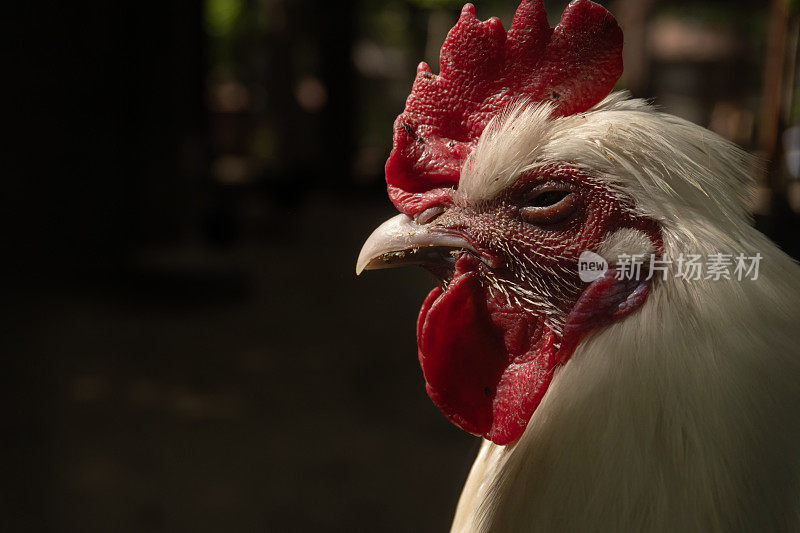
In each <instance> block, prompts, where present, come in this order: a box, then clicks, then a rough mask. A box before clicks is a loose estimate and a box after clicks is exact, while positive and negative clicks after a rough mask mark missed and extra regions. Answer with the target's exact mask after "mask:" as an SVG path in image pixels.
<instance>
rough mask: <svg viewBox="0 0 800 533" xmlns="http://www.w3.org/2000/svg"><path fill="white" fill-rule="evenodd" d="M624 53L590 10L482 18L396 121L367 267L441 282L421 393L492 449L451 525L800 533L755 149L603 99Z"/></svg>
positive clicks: (794, 425) (790, 351)
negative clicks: (382, 211)
mask: <svg viewBox="0 0 800 533" xmlns="http://www.w3.org/2000/svg"><path fill="white" fill-rule="evenodd" d="M621 49H622V34H621V31H620V30H619V27H618V26H617V24H616V22H615V21H614V19H613V17H612V16H611V15H610V14H609V13H608V12H607V11H606V10H605V9H603V8H602V7H600V6H597V5H595V4H593V3H591V2H589V1H587V0H575V1H574V2H572V3H571V4H570V6H569V7H568V8H567V10H566V11H565V13H564V15H563V16H562V19H561V22H560V24H559V25H558V26H557V27H555V28H550V27H549V25H548V24H547V20H546V16H545V13H544V9H543V7H542V4H541V0H532V1H524V2H523V3H522V5H520V7H519V9H518V11H517V14H516V16H515V18H514V22H513V24H512V25H511V27H510V29H509V31H508V32H506V31H505V30H504V29H503V28H502V26H501V24H500V22H499V21H498V20H497V19H489V20H487V21H485V22H480V21H478V19H477V18H475V14H474V8H473V7H472V6H471V5H467V6H466V7H465V8H464V10H463V12H462V15H461V18H460V20H459V22H458V24H457V25H456V26H455V27H454V28H453V29H452V30H451V32H450V34H449V35H448V37H447V40H446V41H445V44H444V46H443V48H442V56H441V69H440V74H439V75H435V74H433V73H431V71H430V69H429V68H428V67H427V65H425V64H424V63H423V64H421V65H420V67H419V69H418V72H417V77H416V80H415V82H414V87H413V89H412V93H411V95H410V96H409V98H408V101H407V103H406V109H405V111H404V112H403V114H401V115H400V116H399V117H398V119H397V122H396V123H395V133H394V149H393V151H392V155H391V156H390V158H389V161H388V162H387V165H386V174H387V182H388V190H389V196H390V198H391V199H392V201H393V202H394V204H395V205H396V206H397V208H398V209H399V211H400V212H401V214H399V215H397V216H396V217H394V218H392V219H390V220H388V221H387V222H385V223H384V224H383V225H382V226H380V227H379V228H378V229H376V230H375V232H374V233H373V234H372V236H371V237H370V238H369V239H368V240H367V242H366V243H365V244H364V248H363V249H362V251H361V255H360V257H359V259H358V265H357V271H358V272H361V271H362V270H363V269H372V268H383V267H387V266H394V265H403V264H420V265H423V266H425V267H426V268H428V269H429V270H431V271H432V272H434V273H435V274H436V275H437V276H438V277H439V278H440V279H441V286H440V287H437V288H435V289H434V290H433V291H432V292H431V294H430V295H429V296H428V298H427V299H426V300H425V302H424V304H423V307H422V311H421V313H420V318H419V321H418V325H417V337H418V344H419V358H420V363H421V366H422V370H423V375H424V377H425V381H426V387H427V391H428V394H429V395H430V397H431V399H432V400H433V401H434V402H435V403H436V405H437V406H438V407H439V408H440V409H441V410H442V411H443V412H444V414H445V415H446V416H447V417H448V418H449V419H450V420H451V421H452V422H454V423H455V424H457V425H459V426H460V427H462V428H464V429H466V430H467V431H470V432H472V433H474V434H477V435H480V436H482V437H483V438H484V439H485V440H484V443H483V446H482V448H481V451H480V453H479V455H478V458H477V460H476V461H475V464H474V465H473V467H472V471H471V472H470V475H469V478H468V480H467V482H466V485H465V487H464V489H463V492H462V495H461V499H460V501H459V504H458V508H457V510H456V513H455V519H454V522H453V528H452V530H453V531H455V532H477V531H485V532H490V531H491V532H495V531H499V532H506V531H508V532H516V531H558V532H563V531H626V532H627V531H670V532H673V531H726V532H727V531H799V530H800V268H799V267H798V265H797V264H795V263H794V262H793V261H792V259H790V258H789V257H788V256H786V255H785V254H784V253H782V252H781V251H780V250H779V249H778V248H777V247H776V246H775V245H774V244H773V243H771V242H770V241H769V240H768V239H766V238H765V237H764V236H763V235H761V234H760V233H758V232H757V231H756V230H754V229H753V228H752V227H751V224H750V218H749V215H748V211H747V209H746V206H745V203H746V197H747V195H748V194H749V192H750V186H751V173H752V171H753V169H754V163H753V161H752V160H751V159H750V157H749V156H748V155H747V154H746V153H745V152H743V151H742V150H740V149H739V148H737V147H736V146H734V145H732V144H730V143H729V142H727V141H725V140H723V139H722V138H720V137H719V136H717V135H715V134H713V133H711V132H709V131H707V130H705V129H703V128H701V127H699V126H696V125H694V124H691V123H689V122H686V121H684V120H681V119H678V118H676V117H673V116H670V115H667V114H664V113H661V112H659V111H657V110H656V109H654V108H653V107H652V106H650V105H648V104H647V103H645V102H643V101H641V100H632V99H630V98H629V97H628V96H627V95H626V94H624V93H615V94H611V95H609V93H610V91H611V90H612V88H613V86H614V84H615V82H616V80H617V79H618V78H619V76H620V74H621V70H622V62H621ZM589 252H591V253H590V254H588V253H589ZM587 254H588V255H587ZM592 254H597V255H592ZM582 255H583V257H584V258H587V257H589V258H594V260H595V261H594V267H595V270H594V271H586V270H584V271H583V272H580V271H579V268H578V263H579V259H580V258H581V257H582ZM598 256H600V257H602V258H604V259H605V261H607V263H608V269H607V270H605V271H604V270H603V266H604V265H603V264H602V262H603V261H602V260H601V259H600V258H598ZM639 261H640V262H641V264H639ZM637 265H639V267H640V268H634V267H636V266H637ZM584 266H586V264H584ZM639 269H640V271H641V272H638V270H639ZM587 273H588V274H592V275H590V276H588V277H587V276H586V274H587Z"/></svg>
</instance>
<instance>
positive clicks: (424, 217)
mask: <svg viewBox="0 0 800 533" xmlns="http://www.w3.org/2000/svg"><path fill="white" fill-rule="evenodd" d="M442 213H444V207H441V206H433V207H429V208H428V209H426V210H425V211H423V212H422V213H420V214H419V215H417V224H422V225H424V224H430V223H431V222H433V221H434V220H436V219H437V218H439V215H441V214H442Z"/></svg>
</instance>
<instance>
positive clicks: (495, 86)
mask: <svg viewBox="0 0 800 533" xmlns="http://www.w3.org/2000/svg"><path fill="white" fill-rule="evenodd" d="M439 64H440V67H439V68H440V74H439V75H438V76H437V75H435V74H432V73H431V71H430V68H429V67H428V65H426V64H425V63H420V65H419V67H417V77H416V79H415V80H414V86H413V88H412V89H411V94H410V95H409V97H408V99H407V100H406V109H405V111H403V113H402V114H401V115H400V116H399V117H397V120H396V121H395V123H394V146H393V148H392V153H391V155H390V156H389V160H388V161H387V162H386V183H387V184H388V190H389V198H390V199H391V200H392V202H393V203H394V204H395V205H396V206H397V208H398V209H399V210H400V211H402V212H404V213H407V214H415V213H418V212H419V211H421V210H423V209H425V208H427V207H429V206H431V205H433V204H435V203H437V202H438V201H440V200H441V199H442V198H444V197H446V196H448V195H449V194H450V190H451V189H452V188H454V187H455V186H456V185H457V184H458V179H459V175H460V172H461V166H462V165H463V164H464V161H465V160H466V158H467V156H468V155H469V154H470V152H471V151H472V150H473V148H474V147H475V143H476V142H477V141H478V138H479V137H480V134H481V133H482V132H483V130H484V128H485V127H486V125H487V124H488V123H489V121H490V120H491V118H492V117H493V116H495V115H496V114H497V113H499V112H501V111H502V110H503V109H505V108H506V107H507V106H508V105H509V103H511V102H512V101H514V100H515V99H518V98H522V97H524V98H527V99H529V100H530V101H533V102H544V101H550V102H552V103H553V104H555V106H556V107H555V115H562V116H563V115H570V114H573V113H580V112H582V111H586V110H587V109H589V108H591V107H592V106H593V105H595V104H596V103H598V102H600V101H601V100H602V99H603V98H604V97H605V96H607V95H608V94H609V93H610V92H611V90H612V89H613V88H614V84H615V83H616V82H617V80H618V79H619V77H620V75H621V74H622V30H620V28H619V26H618V25H617V21H616V20H615V19H614V17H613V16H612V15H611V13H609V12H608V11H606V9H605V8H603V7H601V6H599V5H597V4H595V3H593V2H589V1H588V0H574V1H573V2H572V3H570V4H569V6H567V9H566V10H565V11H564V13H563V14H562V16H561V22H559V24H558V25H557V26H556V27H555V28H551V27H550V25H549V24H548V23H547V15H546V13H545V11H544V6H543V5H542V0H524V1H523V2H522V3H521V4H520V6H519V8H518V9H517V12H516V14H515V15H514V21H513V22H512V23H511V29H509V30H508V33H506V32H505V30H504V29H503V25H502V24H501V23H500V20H499V19H497V18H496V17H493V18H490V19H489V20H487V21H485V22H481V21H479V20H478V19H477V18H476V17H475V8H474V7H473V6H472V4H467V5H465V6H464V9H463V10H462V11H461V17H460V18H459V20H458V23H456V25H455V26H454V27H453V29H451V30H450V33H449V34H448V35H447V39H445V41H444V45H443V46H442V52H441V58H440V60H439Z"/></svg>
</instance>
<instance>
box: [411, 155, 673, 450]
mask: <svg viewBox="0 0 800 533" xmlns="http://www.w3.org/2000/svg"><path fill="white" fill-rule="evenodd" d="M557 174H558V176H557V178H555V177H553V175H551V176H550V177H548V178H542V177H540V176H531V177H522V178H520V179H519V180H518V182H517V184H516V185H515V186H514V187H513V189H512V190H510V191H508V193H507V194H506V195H504V196H503V197H502V198H501V199H499V200H498V201H496V202H493V203H491V204H489V205H485V206H483V207H482V208H481V209H480V210H473V209H469V208H462V207H455V206H452V205H451V206H449V207H448V208H447V211H446V212H445V214H443V215H442V216H441V217H439V219H437V220H436V221H435V222H434V223H432V224H433V225H435V226H436V227H437V228H438V229H440V230H442V231H448V232H451V233H455V234H458V235H460V236H462V237H464V238H465V239H466V240H467V241H468V242H469V243H470V244H471V245H472V246H473V247H474V248H475V249H476V250H478V252H479V254H480V255H482V256H484V257H488V258H490V262H492V263H495V264H498V266H497V268H492V267H489V266H487V265H486V264H485V262H482V261H481V260H480V259H479V258H478V257H477V256H476V255H475V254H473V253H465V254H463V255H462V256H461V257H460V258H459V259H458V260H457V262H456V267H455V271H454V275H453V279H452V281H451V282H450V283H449V285H448V286H447V288H446V289H445V290H443V289H442V288H436V289H434V290H433V291H431V293H430V294H429V295H428V297H427V298H426V300H425V302H424V304H423V306H422V310H421V312H420V315H419V320H418V323H417V342H418V346H419V359H420V364H421V365H422V370H423V374H424V376H425V381H426V388H427V391H428V394H429V395H430V397H431V399H432V400H433V401H434V403H436V405H437V406H438V407H439V408H440V409H441V410H442V412H444V414H445V415H446V416H447V417H448V418H449V419H450V420H451V421H452V422H453V423H455V424H456V425H458V426H460V427H462V428H463V429H465V430H467V431H469V432H471V433H475V434H477V435H481V436H483V437H485V438H487V439H489V440H491V441H493V442H495V443H497V444H509V443H512V442H514V441H516V440H517V439H519V437H520V436H521V435H522V433H523V431H524V430H525V427H526V426H527V424H528V421H529V419H530V417H531V415H532V414H533V412H534V410H535V409H536V407H537V406H538V405H539V402H540V401H541V399H542V397H543V396H544V393H545V392H546V391H547V388H548V386H549V384H550V381H551V379H552V378H553V373H554V372H555V370H556V369H557V368H558V366H559V365H561V364H564V363H566V362H567V361H568V360H569V358H570V356H571V355H572V352H573V351H574V349H575V347H576V346H577V344H578V342H579V341H580V340H581V339H582V338H583V337H584V336H585V335H586V334H587V333H589V332H590V331H591V330H593V329H595V328H598V327H601V326H604V325H607V324H609V323H611V322H612V321H614V320H618V319H620V318H623V317H624V316H627V315H628V314H629V313H631V312H633V311H635V310H636V309H637V308H638V307H639V306H640V305H641V304H642V303H643V302H644V300H645V298H646V296H647V290H648V283H647V282H644V281H642V282H639V281H638V280H633V281H629V280H624V281H620V280H616V279H615V276H614V271H613V270H610V271H609V272H608V273H607V275H606V276H604V277H602V278H600V279H599V280H597V281H595V282H593V283H591V284H587V283H583V282H581V281H580V278H579V277H578V269H577V264H578V257H579V256H580V254H581V252H583V251H584V250H592V251H594V250H597V248H598V246H599V244H600V243H601V242H602V240H603V238H604V237H605V236H606V235H608V234H609V233H613V232H614V231H616V230H619V229H621V228H635V229H638V230H641V231H643V232H644V233H645V234H647V235H648V236H650V238H651V240H652V241H653V244H654V248H656V249H660V248H661V244H660V236H659V232H658V229H657V227H656V225H655V224H654V223H653V222H652V221H650V220H648V219H642V218H637V217H635V216H633V215H632V214H631V213H630V210H629V209H626V206H625V205H623V203H622V202H620V200H618V199H617V198H616V197H615V196H614V195H612V193H611V192H610V191H609V190H608V189H607V188H605V187H604V186H603V185H601V184H600V183H598V182H597V181H595V180H592V179H590V178H588V177H587V176H585V175H582V174H580V173H578V172H575V171H573V170H568V171H561V172H558V173H557ZM543 184H550V185H553V186H556V187H558V188H561V189H570V190H571V191H572V194H573V195H575V196H576V197H577V199H576V200H577V201H576V207H575V209H574V211H573V212H572V213H571V214H570V216H569V217H568V218H566V219H565V220H562V221H560V222H557V223H555V224H544V225H534V224H530V223H527V222H525V221H524V220H523V219H522V218H521V217H520V214H519V210H520V207H521V206H524V205H525V202H526V200H527V198H528V195H527V193H528V191H530V190H531V189H532V188H533V189H536V188H539V187H541V186H542V185H543ZM514 287H518V289H514ZM501 288H502V289H505V293H506V294H509V295H511V296H512V298H511V300H512V301H509V298H508V297H507V296H506V295H505V294H503V291H502V290H501ZM523 291H524V292H523ZM515 294H518V295H519V294H521V295H524V296H525V297H526V298H527V299H523V298H520V297H517V299H516V300H514V298H513V297H514V295H515Z"/></svg>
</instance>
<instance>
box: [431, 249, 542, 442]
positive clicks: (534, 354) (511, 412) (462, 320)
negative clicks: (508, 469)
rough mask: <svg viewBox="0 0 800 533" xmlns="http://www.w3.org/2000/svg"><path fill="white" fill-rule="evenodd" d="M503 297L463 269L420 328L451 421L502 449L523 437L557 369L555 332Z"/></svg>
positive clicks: (435, 295) (434, 391) (436, 293)
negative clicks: (493, 293) (502, 445)
mask: <svg viewBox="0 0 800 533" xmlns="http://www.w3.org/2000/svg"><path fill="white" fill-rule="evenodd" d="M470 259H471V258H464V260H463V261H459V266H460V267H461V268H464V267H465V265H468V263H469V260H470ZM503 298H504V297H499V295H498V297H497V298H495V297H493V295H492V294H491V293H489V291H488V289H486V288H485V287H484V286H483V285H482V283H481V280H480V278H479V275H478V273H477V272H475V271H469V270H467V271H462V270H461V269H458V268H457V273H456V276H455V277H454V279H453V281H452V282H451V283H450V285H449V287H448V288H447V290H446V291H442V289H440V288H437V289H434V290H433V291H431V293H430V294H429V295H428V297H427V298H426V300H425V302H424V304H423V306H422V310H421V312H420V316H419V320H418V323H417V340H418V344H419V360H420V364H421V366H422V371H423V375H424V376H425V382H426V389H427V391H428V395H429V396H430V397H431V399H432V400H433V402H434V403H435V404H436V405H437V407H439V409H441V410H442V412H443V413H444V414H445V415H446V416H447V418H448V419H450V421H451V422H453V423H454V424H456V425H458V426H459V427H461V428H463V429H465V430H467V431H469V432H470V433H475V434H477V435H481V436H483V437H485V438H487V439H490V440H492V441H493V442H495V443H497V444H508V443H510V442H514V441H516V440H517V439H518V438H519V437H520V436H521V435H522V433H523V431H524V430H525V427H526V426H527V423H528V420H529V419H530V417H531V415H532V414H533V411H534V410H535V409H536V407H537V406H538V404H539V402H540V401H541V399H542V396H543V395H544V393H545V392H546V390H547V386H548V385H549V383H550V380H551V379H552V376H553V371H554V369H555V366H556V359H555V351H556V350H555V338H554V335H553V333H552V332H551V331H550V330H549V329H548V328H547V327H546V326H545V325H544V323H543V321H542V319H540V318H537V317H535V316H533V315H530V314H528V313H526V312H525V311H523V310H520V309H518V308H513V307H510V306H509V305H508V304H507V303H506V302H505V301H504V299H503Z"/></svg>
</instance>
